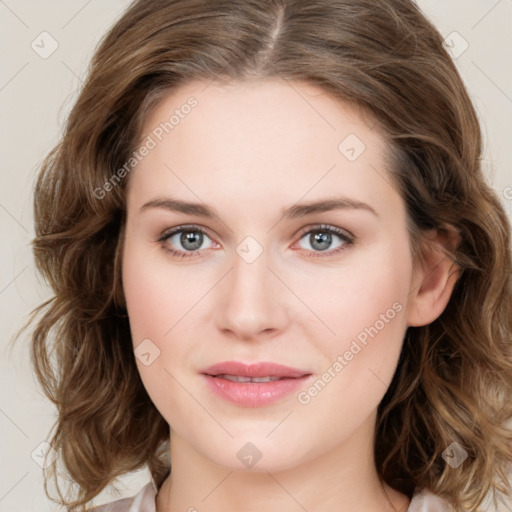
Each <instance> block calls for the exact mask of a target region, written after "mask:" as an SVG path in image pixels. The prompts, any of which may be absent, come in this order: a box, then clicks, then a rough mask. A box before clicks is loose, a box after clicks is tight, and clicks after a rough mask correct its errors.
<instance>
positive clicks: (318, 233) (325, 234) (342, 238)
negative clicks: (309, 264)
mask: <svg viewBox="0 0 512 512" xmlns="http://www.w3.org/2000/svg"><path fill="white" fill-rule="evenodd" d="M333 237H334V238H337V239H338V240H339V242H338V243H337V244H336V245H335V246H334V247H333V246H332V245H333ZM303 239H305V240H306V242H307V244H309V247H303V246H301V247H300V248H301V249H305V250H307V251H308V252H310V253H311V254H310V255H309V256H308V257H319V256H324V254H322V253H325V256H332V255H333V254H338V253H339V252H340V251H343V250H344V249H345V248H346V247H347V246H349V245H352V244H353V243H354V241H355V237H354V236H353V235H351V234H350V233H349V232H348V231H345V230H344V229H340V228H336V227H334V226H327V225H321V226H315V227H313V228H310V229H309V230H308V231H306V232H303V233H302V234H301V237H300V239H299V243H300V241H302V240H303ZM207 240H210V242H213V241H212V239H211V238H210V237H209V236H208V234H207V233H206V231H205V230H204V229H203V228H200V227H199V226H180V227H178V228H175V229H173V230H172V231H170V232H166V233H164V234H163V235H162V236H161V237H160V238H159V239H158V242H161V243H162V244H164V248H165V250H166V251H167V252H169V253H170V254H171V256H173V257H176V258H180V259H185V258H191V257H194V256H198V255H199V254H198V251H200V250H203V249H209V248H211V246H210V247H208V246H207V247H205V246H204V243H205V242H206V241H207ZM177 245H181V248H179V247H178V250H176V249H174V248H173V247H176V246H177Z"/></svg>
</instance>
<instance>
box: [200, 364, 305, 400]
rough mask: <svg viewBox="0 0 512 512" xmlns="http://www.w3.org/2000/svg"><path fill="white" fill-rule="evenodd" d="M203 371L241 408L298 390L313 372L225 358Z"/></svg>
mask: <svg viewBox="0 0 512 512" xmlns="http://www.w3.org/2000/svg"><path fill="white" fill-rule="evenodd" d="M201 374H202V375H203V376H204V378H205V379H206V383H207V385H208V387H209V389H210V390H211V391H213V392H214V393H215V394H216V395H217V396H219V397H221V398H223V399H225V400H227V401H229V402H231V403H235V404H237V405H238V406H242V407H260V406H264V405H267V404H269V403H271V402H275V401H276V400H279V399H281V398H284V397H285V396H287V395H289V394H291V393H292V392H293V391H295V390H298V388H299V387H301V386H303V385H304V383H305V382H306V381H307V380H308V379H309V378H310V377H311V376H312V373H311V372H308V371H305V370H301V369H298V368H292V367H290V366H285V365H281V364H278V363H272V362H262V363H252V364H245V363H240V362H237V361H226V362H223V363H218V364H216V365H213V366H210V367H208V368H206V369H204V370H203V371H202V372H201Z"/></svg>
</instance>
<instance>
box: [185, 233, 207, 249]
mask: <svg viewBox="0 0 512 512" xmlns="http://www.w3.org/2000/svg"><path fill="white" fill-rule="evenodd" d="M180 243H181V245H182V246H183V247H184V248H185V249H186V250H187V251H195V250H196V249H199V248H200V247H201V245H202V244H203V234H202V233H200V232H198V231H184V232H183V233H182V234H181V236H180ZM188 243H191V244H192V246H189V245H187V244H188Z"/></svg>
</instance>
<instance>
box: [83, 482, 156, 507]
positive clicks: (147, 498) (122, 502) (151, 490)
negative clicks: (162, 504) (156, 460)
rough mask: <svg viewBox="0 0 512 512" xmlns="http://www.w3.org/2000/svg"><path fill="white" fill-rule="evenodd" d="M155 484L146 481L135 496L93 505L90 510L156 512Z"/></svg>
mask: <svg viewBox="0 0 512 512" xmlns="http://www.w3.org/2000/svg"><path fill="white" fill-rule="evenodd" d="M156 495H157V490H156V486H155V484H154V482H153V481H151V482H148V483H147V484H146V485H145V486H144V487H143V488H142V489H141V490H140V491H139V492H138V493H137V494H136V495H135V496H131V497H130V498H121V499H119V500H115V501H111V502H110V503H106V504H104V505H100V506H98V507H94V508H92V509H91V510H90V512H156V504H155V498H156Z"/></svg>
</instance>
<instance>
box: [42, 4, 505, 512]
mask: <svg viewBox="0 0 512 512" xmlns="http://www.w3.org/2000/svg"><path fill="white" fill-rule="evenodd" d="M481 146H482V142H481V133H480V128H479V125H478V121H477V117H476V114H475V111H474V108H473V106H472V104H471V102H470V99H469V97H468V95H467V92H466V90H465V87H464V85H463V83H462V80H461V78H460V76H459V74H458V72H457V70H456V68H455V66H454V65H453V63H452V61H451V59H450V57H449V55H448V54H447V53H446V51H445V50H444V48H443V45H442V39H441V36H440V35H439V33H438V32H437V31H436V29H435V28H434V27H433V26H432V24H431V23H430V22H429V21H427V19H426V18H425V17H424V16H423V14H422V13H421V12H420V11H419V9H418V8H417V6H416V5H415V4H414V3H412V2H411V1H409V0H391V1H386V2H373V1H372V2H370V1H366V0H358V1H355V2H354V1H353V0H351V1H348V0H334V1H333V0H329V1H327V0H325V1H322V0H321V1H315V2H305V1H293V0H244V1H239V2H233V1H218V2H202V1H196V0H166V1H164V0H155V1H152V2H147V1H142V0H140V1H138V2H135V3H133V4H132V5H131V6H130V7H129V9H128V10H127V11H126V13H125V14H124V15H123V17H122V18H121V19H120V20H119V21H118V22H117V23H116V24H115V25H114V26H113V27H112V29H111V30H110V31H109V33H108V34H107V35H106V37H105V38H104V40H103V41H102V43H101V45H100V47H99V48H98V50H97V52H96V54H95V55H94V58H93V61H92V65H91V70H90V74H89V77H88V79H87V82H86V83H85V85H84V88H83V90H82V92H81V94H80V97H79V98H78V100H77V102H76V104H75V106H74V108H73V110H72V112H71V114H70V116H69V120H68V124H67V127H66V131H65V134H64V136H63V139H62V141H61V143H60V144H59V145H58V146H57V147H56V148H55V150H54V151H53V152H52V153H51V154H50V155H49V156H48V158H47V159H46V161H45V163H44V165H43V167H42V169H41V173H40V176H39V180H38V183H37V187H36V190H35V219H36V238H35V240H34V251H35V257H36V261H37V263H38V266H39V269H40V271H41V272H42V274H43V275H44V276H45V277H46V278H47V279H48V281H49V283H50V284H51V286H52V287H53V289H54V291H55V297H54V298H53V299H52V300H50V301H48V302H47V303H45V304H43V305H42V306H41V307H40V308H38V310H36V313H38V312H39V313H44V314H43V315H42V317H41V318H40V319H39V320H38V323H37V326H36V328H35V330H34V335H33V364H34V368H35V370H36V374H37V376H38V378H39V380H40V382H41V384H42V386H43V389H44V390H45V392H46V393H47V395H48V396H49V398H50V399H51V400H52V401H53V402H54V403H55V404H56V406H57V408H58V411H59V418H58V421H57V423H56V426H55V433H54V435H53V437H52V439H51V441H50V444H51V445H52V447H53V448H54V449H55V450H57V451H58V452H59V453H60V455H61V458H62V462H63V463H64V466H65V468H66V470H67V471H68V472H69V475H70V477H71V481H72V483H73V484H75V486H76V489H75V490H74V494H73V493H71V494H70V495H68V496H64V495H63V494H62V493H61V491H60V489H59V495H60V500H59V502H60V503H62V504H65V505H66V506H67V507H68V508H69V509H70V510H73V511H74V510H83V509H84V506H85V505H86V504H87V503H90V502H91V500H92V499H93V498H94V497H95V496H96V495H97V494H98V493H99V492H101V490H102V489H104V488H105V487H106V486H107V485H108V484H109V483H111V482H113V481H114V479H115V478H116V477H117V476H119V475H121V474H123V473H126V472H128V471H132V470H135V469H138V468H141V467H143V466H144V465H145V464H147V465H148V467H149V469H150V471H151V475H152V481H151V482H149V483H148V484H147V485H146V486H145V487H144V488H143V489H141V491H140V492H139V493H138V494H137V496H136V497H135V498H134V499H125V500H118V501H117V502H115V503H113V504H110V506H109V507H110V508H108V507H104V508H100V509H99V510H115V511H127V510H129V511H130V512H134V511H139V512H150V511H151V512H154V511H156V512H169V511H175V510H189V511H193V510H198V511H201V510H208V511H217V510H223V511H225V510H243V511H247V512H250V511H253V510H262V509H264V510H266V511H268V512H272V511H273V510H287V511H295V510H311V511H313V510H315V511H317V510H322V511H335V510H336V511H338V510H350V511H351V512H358V511H367V510H379V511H388V510H389V511H393V510H395V511H398V510H400V511H405V510H409V511H410V512H414V511H420V510H432V511H434V510H436V511H437V510H456V511H459V510H474V511H476V510H479V509H478V507H479V506H480V505H481V504H482V501H483V499H484V498H485V497H486V495H487V494H488V493H489V492H490V491H493V492H494V493H496V492H503V493H507V492H508V491H509V490H510V487H509V483H508V481H507V477H508V472H509V471H510V463H511V460H512V446H511V439H512V435H511V431H510V425H508V426H507V421H508V420H510V418H511V415H512V409H511V408H512V405H511V403H512V402H511V400H510V398H511V389H512V371H511V370H512V360H511V350H510V349H511V345H510V332H511V324H512V310H511V308H512V301H511V281H510V275H511V274H510V270H511V267H512V265H511V254H510V225H509V223H508V221H507V218H506V215H505V213H504V211H503V208H502V207H501V205H500V203H499V200H498V199H497V197H496V195H495V194H494V193H493V192H492V190H491V188H490V187H489V186H488V185H487V184H486V183H485V182H484V179H483V175H482V172H481V168H480V157H481ZM51 336H54V339H55V348H56V355H55V357H56V365H57V366H56V368H55V369H53V368H52V367H51V363H50V351H51V348H52V347H51V342H50V337H51ZM171 464H172V470H171ZM51 468H52V470H53V474H54V476H55V475H56V466H55V464H53V465H52V466H51ZM70 496H71V497H70Z"/></svg>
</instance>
